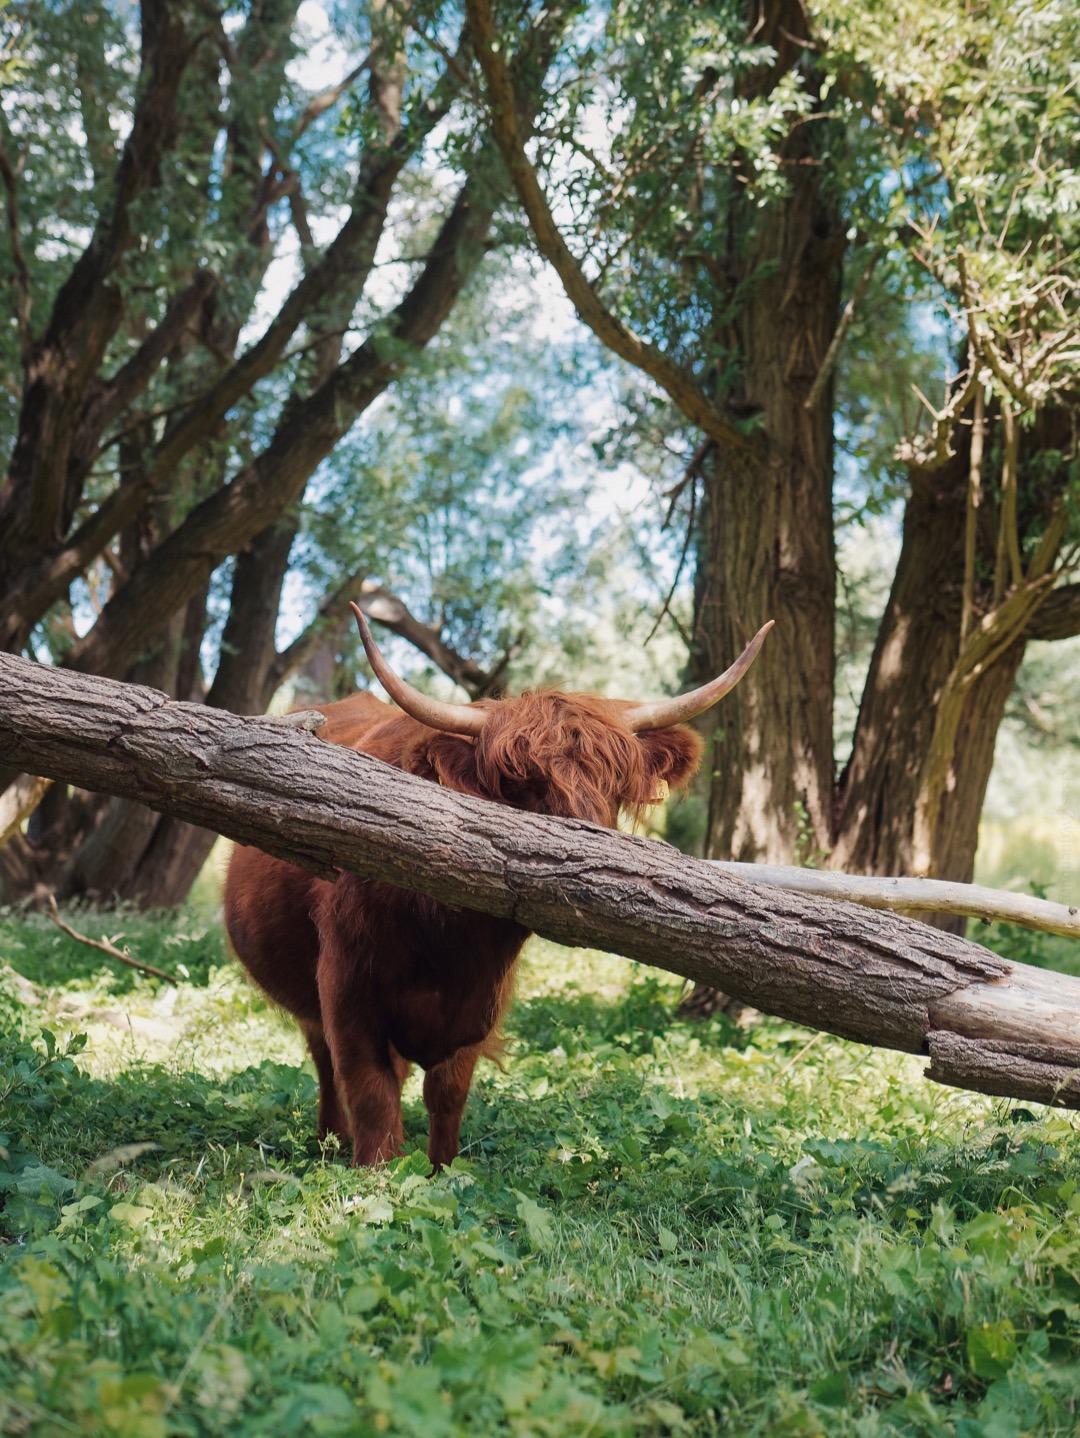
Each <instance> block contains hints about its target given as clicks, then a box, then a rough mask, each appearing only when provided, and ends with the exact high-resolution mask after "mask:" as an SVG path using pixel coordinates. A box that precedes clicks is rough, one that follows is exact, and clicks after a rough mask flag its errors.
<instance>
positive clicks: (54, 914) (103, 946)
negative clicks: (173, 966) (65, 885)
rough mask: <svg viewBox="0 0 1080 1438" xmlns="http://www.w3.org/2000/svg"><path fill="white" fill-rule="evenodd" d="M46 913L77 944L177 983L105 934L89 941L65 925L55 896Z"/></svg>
mask: <svg viewBox="0 0 1080 1438" xmlns="http://www.w3.org/2000/svg"><path fill="white" fill-rule="evenodd" d="M46 912H47V913H48V916H49V918H50V919H52V921H53V923H54V924H55V925H56V927H57V928H58V929H63V931H64V933H65V934H67V935H68V936H69V937H70V938H72V939H74V940H75V941H76V942H77V943H80V944H85V945H86V946H87V948H90V949H97V951H98V952H99V953H102V954H108V956H109V958H110V959H116V960H117V961H118V962H119V963H121V964H127V966H128V968H129V969H138V971H139V973H140V974H150V975H151V977H152V978H155V979H164V980H165V981H166V983H170V984H172V983H175V982H176V975H175V974H167V973H166V972H165V970H164V969H155V968H154V966H153V964H144V963H143V962H142V960H141V959H136V958H133V957H132V954H131V950H130V949H129V948H128V947H127V945H126V944H125V945H124V947H123V948H122V949H118V948H117V947H116V945H115V944H114V943H113V941H112V940H111V939H109V938H107V937H106V936H105V935H104V934H102V936H101V938H100V939H89V938H87V936H86V935H85V934H80V933H79V932H78V930H77V929H73V928H72V927H71V925H70V924H65V923H64V921H63V919H62V918H61V917H60V910H59V908H58V907H57V903H56V895H55V894H50V895H49V907H48V909H47V911H46ZM116 937H117V938H118V939H120V938H123V934H117V936H116Z"/></svg>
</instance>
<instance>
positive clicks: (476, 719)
mask: <svg viewBox="0 0 1080 1438" xmlns="http://www.w3.org/2000/svg"><path fill="white" fill-rule="evenodd" d="M349 608H350V609H351V610H352V612H353V613H354V614H355V615H356V627H357V629H359V631H360V640H361V643H362V644H363V646H364V651H365V653H366V654H367V657H368V663H369V664H370V665H371V667H372V669H374V671H375V677H376V679H378V681H379V683H380V684H381V685H382V687H383V688H384V689H385V690H386V692H387V694H389V695H390V698H391V699H393V701H394V702H395V704H398V705H399V706H400V707H401V708H402V709H404V710H405V713H406V714H411V715H412V717H413V718H414V719H419V720H420V723H421V724H426V725H427V726H428V728H430V729H441V730H442V731H443V733H445V734H471V735H473V736H475V735H477V734H479V733H480V731H481V729H483V727H484V725H485V723H486V722H487V716H488V711H487V710H486V709H477V708H474V707H473V705H471V704H444V703H443V702H442V701H441V700H439V699H431V698H429V697H428V695H427V694H421V693H420V691H419V689H414V688H413V687H412V685H411V684H406V682H405V680H404V679H402V678H401V677H400V676H399V675H397V674H395V673H394V671H393V670H392V669H391V668H390V666H389V664H387V662H386V660H385V659H384V658H383V655H382V650H381V649H380V648H379V646H378V645H377V644H376V643H375V640H374V639H373V638H372V635H371V629H370V628H369V626H368V622H367V619H366V618H365V617H364V612H363V610H362V609H361V608H360V606H359V605H358V604H353V603H351V602H350V604H349Z"/></svg>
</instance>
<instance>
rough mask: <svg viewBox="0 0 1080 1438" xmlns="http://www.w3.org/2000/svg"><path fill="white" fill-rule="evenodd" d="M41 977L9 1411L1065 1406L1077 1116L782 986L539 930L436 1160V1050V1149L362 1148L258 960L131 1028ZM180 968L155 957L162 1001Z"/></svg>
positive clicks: (3, 1351)
mask: <svg viewBox="0 0 1080 1438" xmlns="http://www.w3.org/2000/svg"><path fill="white" fill-rule="evenodd" d="M125 919H126V916H125ZM16 932H17V930H16V929H15V928H14V927H13V926H12V925H11V924H10V923H9V925H8V926H7V927H6V928H5V930H4V933H3V937H2V941H0V949H2V950H3V952H4V954H5V955H6V956H10V957H18V954H17V953H16V954H12V952H11V945H10V940H11V938H12V936H13V935H14V934H15V933H16ZM144 942H145V943H147V944H149V942H150V937H149V932H148V933H147V934H146V935H145V936H144ZM37 947H38V941H37V940H36V939H31V942H30V943H29V945H28V948H27V949H26V950H24V951H22V952H23V953H30V952H33V951H34V950H35V949H36V948H37ZM163 949H164V943H162V944H161V946H160V948H159V951H158V952H156V953H155V952H154V951H152V950H150V951H148V952H147V953H146V954H145V957H147V958H149V959H150V960H151V961H160V960H161V959H162V957H163V953H162V952H161V951H160V950H163ZM628 978H629V982H627V980H628ZM75 991H77V988H76V987H73V988H69V991H68V993H69V996H70V994H71V993H72V992H75ZM17 992H19V991H18V990H12V993H11V995H9V997H8V998H7V999H6V1000H5V1001H4V1007H3V1008H2V1009H0V1013H2V1014H3V1016H4V1026H3V1029H2V1031H0V1032H2V1039H0V1042H2V1043H3V1046H4V1047H3V1052H4V1053H5V1055H7V1054H9V1053H13V1054H14V1055H15V1058H14V1066H15V1067H17V1066H18V1065H19V1064H22V1065H23V1066H24V1071H25V1075H26V1076H25V1077H24V1078H22V1079H21V1080H20V1085H21V1086H20V1087H18V1089H17V1091H13V1092H12V1093H11V1094H8V1095H6V1097H5V1099H4V1105H3V1107H2V1108H0V1114H2V1118H0V1129H4V1131H5V1132H7V1131H8V1126H16V1125H17V1126H18V1128H19V1130H20V1133H21V1139H22V1142H23V1145H24V1147H25V1148H26V1149H27V1150H29V1151H32V1152H33V1153H34V1154H36V1155H38V1156H39V1161H40V1164H41V1166H42V1167H43V1168H46V1167H47V1168H48V1169H49V1170H50V1171H51V1172H53V1173H54V1174H56V1175H57V1176H58V1178H59V1188H58V1189H57V1190H56V1191H54V1190H53V1189H51V1188H50V1187H49V1185H48V1184H47V1183H43V1184H40V1185H39V1186H38V1189H37V1191H36V1192H35V1193H34V1194H33V1195H32V1198H33V1203H32V1205H30V1206H26V1205H24V1206H20V1204H22V1198H21V1197H16V1198H15V1199H13V1198H12V1193H11V1189H10V1188H9V1189H8V1190H6V1191H5V1193H4V1194H3V1196H2V1197H0V1203H2V1204H3V1208H2V1209H0V1229H2V1231H3V1234H4V1242H5V1243H6V1246H5V1247H3V1248H0V1427H2V1428H3V1430H4V1431H5V1432H12V1433H22V1434H27V1435H45V1434H50V1435H51V1434H53V1433H59V1432H66V1431H69V1429H79V1430H80V1431H83V1432H87V1433H94V1434H110V1435H111V1434H117V1435H119V1434H124V1435H130V1438H159V1435H161V1438H164V1435H167V1434H168V1435H171V1434H185V1435H187V1434H192V1435H212V1434H222V1435H224V1434H228V1435H230V1438H233V1435H246V1434H251V1435H256V1434H264V1433H267V1432H296V1433H304V1434H306V1433H311V1434H338V1433H340V1434H361V1433H362V1434H368V1433H373V1432H374V1433H378V1432H386V1433H391V1434H401V1435H414V1434H415V1435H421V1434H422V1435H425V1438H427V1435H439V1434H445V1435H456V1434H464V1433H470V1432H472V1433H485V1434H487V1433H491V1434H496V1433H506V1434H521V1435H525V1434H530V1435H531V1434H552V1435H563V1434H585V1433H589V1434H618V1435H623V1434H626V1435H630V1434H656V1435H660V1434H673V1433H675V1434H677V1433H691V1432H692V1433H702V1434H705V1433H719V1432H739V1433H748V1434H750V1433H761V1434H765V1433H775V1432H784V1433H796V1432H798V1433H810V1434H825V1433H828V1434H830V1435H832V1434H852V1435H860V1438H862V1435H870V1434H873V1435H876V1434H882V1435H885V1434H890V1435H891V1434H929V1433H934V1434H955V1435H957V1438H974V1435H976V1434H978V1435H982V1434H984V1433H1016V1434H1019V1433H1022V1432H1039V1433H1040V1434H1062V1435H1064V1434H1069V1433H1072V1432H1073V1431H1074V1427H1075V1420H1074V1416H1073V1403H1074V1397H1075V1392H1076V1388H1077V1383H1078V1381H1080V1366H1078V1365H1080V1352H1078V1345H1077V1337H1076V1335H1077V1333H1078V1332H1080V1327H1078V1319H1080V1193H1078V1191H1077V1186H1076V1165H1077V1159H1078V1158H1080V1148H1078V1145H1077V1137H1076V1133H1075V1129H1074V1125H1073V1122H1072V1121H1071V1120H1070V1119H1068V1118H1065V1117H1062V1116H1061V1115H1057V1114H1046V1113H1041V1114H1040V1116H1038V1117H1036V1116H1035V1115H1034V1114H1033V1113H1032V1112H1031V1111H1030V1110H1028V1109H1027V1108H1025V1107H1021V1106H1015V1105H1009V1104H1001V1103H998V1104H992V1103H990V1102H989V1101H987V1100H984V1099H979V1098H975V1097H973V1096H970V1095H964V1094H959V1093H953V1092H950V1091H945V1090H938V1089H931V1088H930V1087H929V1086H928V1085H927V1084H926V1083H925V1081H924V1080H923V1079H922V1077H921V1074H920V1065H919V1063H918V1061H917V1060H912V1059H908V1058H904V1057H900V1056H897V1055H889V1054H883V1053H868V1052H867V1051H866V1050H863V1049H858V1048H856V1047H855V1046H853V1045H847V1044H843V1043H840V1042H838V1041H834V1040H831V1039H828V1038H820V1039H815V1040H814V1042H813V1045H812V1047H810V1048H809V1049H808V1050H807V1049H806V1045H807V1039H808V1035H807V1034H806V1033H805V1031H802V1030H800V1029H798V1028H795V1027H792V1026H790V1025H787V1024H782V1023H779V1022H774V1021H764V1022H762V1023H760V1024H758V1025H756V1026H755V1027H754V1029H753V1030H752V1031H750V1032H749V1033H737V1032H736V1031H734V1030H732V1028H731V1027H730V1025H728V1024H727V1023H726V1022H725V1021H723V1020H721V1019H717V1020H713V1021H711V1022H710V1023H708V1024H704V1025H696V1024H685V1023H680V1022H674V1021H673V1020H672V1019H671V1007H672V1004H673V1001H674V999H675V997H676V994H677V989H676V986H674V985H673V984H672V983H671V982H670V981H668V980H667V979H665V978H658V977H655V976H650V975H648V974H646V973H642V972H640V971H630V970H628V968H627V966H626V965H625V964H624V963H623V962H622V961H618V960H614V959H607V958H604V957H603V956H600V955H593V954H586V953H581V952H573V953H570V952H566V951H562V950H557V949H555V948H553V947H552V946H549V945H540V944H537V945H535V946H534V947H533V949H532V950H531V956H530V958H529V960H528V962H527V965H526V973H525V975H524V979H523V982H522V985H521V994H520V997H519V1001H518V1004H517V1006H516V1009H515V1011H514V1015H513V1020H512V1024H511V1040H512V1045H511V1047H512V1052H511V1055H510V1058H509V1060H508V1064H507V1068H506V1071H505V1072H503V1073H499V1072H496V1071H493V1070H487V1071H485V1072H484V1073H483V1074H482V1075H481V1077H480V1078H479V1081H478V1083H477V1085H476V1090H475V1092H474V1095H473V1098H472V1100H471V1102H470V1107H469V1110H468V1112H467V1115H466V1125H465V1134H464V1155H463V1157H462V1158H461V1159H460V1160H458V1161H457V1162H456V1163H455V1165H454V1166H453V1169H452V1170H451V1171H450V1172H449V1173H447V1174H444V1175H442V1176H441V1177H439V1178H437V1179H434V1180H432V1179H430V1178H429V1177H428V1176H427V1164H426V1161H425V1159H424V1158H423V1155H422V1152H421V1149H422V1144H423V1140H424V1127H425V1124H424V1115H423V1110H422V1108H421V1106H420V1103H419V1094H418V1088H417V1087H416V1081H415V1080H413V1081H411V1084H410V1088H409V1089H408V1090H407V1100H408V1102H407V1106H406V1134H407V1139H406V1142H407V1147H408V1149H409V1152H408V1155H407V1156H406V1157H405V1158H403V1159H402V1160H400V1161H398V1162H397V1163H395V1164H392V1165H390V1166H389V1167H388V1168H385V1169H382V1170H380V1171H378V1172H357V1171H353V1170H351V1169H349V1168H347V1167H345V1166H344V1165H343V1164H342V1163H341V1162H340V1161H338V1159H337V1157H336V1155H335V1154H334V1153H333V1152H332V1151H329V1152H327V1153H326V1154H325V1155H324V1154H321V1153H320V1152H319V1150H318V1146H317V1144H316V1143H315V1141H314V1139H313V1138H312V1137H311V1134H312V1131H313V1128H314V1113H315V1084H314V1079H313V1077H312V1075H311V1073H310V1072H309V1070H308V1068H307V1066H306V1065H305V1064H303V1063H302V1062H301V1052H302V1051H301V1046H300V1044H299V1041H298V1039H297V1037H296V1035H295V1034H294V1033H292V1032H290V1031H289V1030H287V1029H286V1028H284V1026H283V1024H282V1021H281V1020H280V1018H279V1017H278V1015H277V1014H276V1013H275V1012H274V1011H272V1010H270V1009H269V1008H267V1007H266V1006H265V1005H264V1004H263V1003H262V1002H261V1000H259V999H258V998H257V996H255V995H254V994H253V993H252V991H251V990H250V989H248V988H247V987H246V986H245V985H244V984H243V983H242V981H241V980H240V979H239V978H238V976H237V975H236V974H235V972H234V971H232V970H224V971H220V972H217V973H215V974H213V975H211V976H210V982H209V984H208V986H205V987H192V986H189V985H186V984H185V985H183V986H182V988H181V991H180V996H179V998H178V1000H177V1001H176V1005H175V1008H174V1010H173V1012H172V1022H173V1024H174V1029H175V1033H174V1036H173V1038H172V1039H166V1038H162V1039H160V1040H158V1041H156V1042H155V1043H153V1044H149V1045H147V1046H144V1047H141V1048H139V1047H130V1046H129V1047H128V1048H127V1049H125V1050H124V1051H122V1052H121V1053H119V1054H117V1053H114V1052H111V1051H110V1050H109V1049H108V1048H107V1047H106V1046H105V1045H104V1044H103V1043H102V1040H101V1037H100V1035H101V1025H100V1024H99V1023H98V1021H97V1018H96V1017H95V1015H96V1013H97V1012H98V1007H99V1005H100V1004H101V1003H103V1002H105V1001H106V999H105V998H104V997H103V996H101V995H99V994H98V993H97V992H96V990H95V989H94V987H93V985H89V986H86V987H84V988H83V989H82V994H83V997H84V998H85V999H86V1001H87V1004H88V1009H87V1011H86V1012H85V1013H84V1014H82V1015H81V1016H80V1018H79V1023H80V1025H81V1026H85V1027H86V1028H88V1030H89V1032H90V1035H91V1037H90V1042H89V1044H88V1046H87V1048H86V1050H85V1051H84V1052H83V1053H82V1054H81V1055H79V1056H78V1058H77V1059H76V1058H75V1057H74V1056H73V1055H70V1054H69V1055H68V1056H66V1057H65V1056H64V1055H63V1054H62V1053H61V1052H60V1048H61V1045H60V1044H57V1046H56V1047H55V1048H52V1047H50V1046H49V1041H44V1042H43V1041H41V1040H34V1039H33V1038H32V1037H31V1036H30V1033H31V1031H32V1030H33V1028H34V1027H35V1025H36V1024H37V1023H38V1022H41V1023H46V1022H47V1023H48V1025H49V1026H50V1027H51V1028H53V1029H54V1030H55V1029H58V1028H59V1027H61V1026H62V1025H63V1022H64V1020H63V1016H62V1015H61V1014H59V1013H58V1012H57V1011H56V1010H57V1001H56V1000H46V1001H45V1003H44V1006H43V1007H42V1008H41V1010H40V1011H39V1012H37V1013H35V1014H34V1015H33V1019H34V1022H33V1023H30V1022H28V1020H27V1016H26V1012H25V1009H24V1008H21V1007H20V1001H19V1000H18V999H17V998H16V997H15V994H16V993H17ZM158 998H160V994H158V995H157V996H156V997H155V991H154V988H153V986H150V985H146V986H145V988H143V987H142V986H141V981H140V984H139V986H137V987H136V988H134V989H133V990H132V991H131V992H130V994H129V996H128V1003H129V1007H130V1010H131V1012H132V1014H133V1016H134V1017H135V1018H137V1017H138V1015H139V1014H140V1013H142V1012H143V1011H145V1010H148V1009H149V1010H152V1009H153V1005H154V1004H155V1003H156V1002H157V1000H158ZM804 1050H806V1051H805V1052H804ZM5 1061H6V1060H5ZM2 1092H3V1088H2V1087H0V1093H2Z"/></svg>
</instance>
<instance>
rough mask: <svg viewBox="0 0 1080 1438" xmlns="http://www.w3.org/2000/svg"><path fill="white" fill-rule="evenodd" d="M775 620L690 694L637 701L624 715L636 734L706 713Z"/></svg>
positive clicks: (750, 661)
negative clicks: (729, 663) (737, 655)
mask: <svg viewBox="0 0 1080 1438" xmlns="http://www.w3.org/2000/svg"><path fill="white" fill-rule="evenodd" d="M774 622H775V621H774V620H772V619H770V620H769V622H768V624H763V625H762V626H761V628H760V629H759V630H758V632H757V633H756V634H755V635H754V637H753V639H751V641H750V643H749V644H748V645H747V646H746V648H745V649H744V650H743V652H742V653H741V654H740V655H739V657H738V659H736V661H735V663H734V664H733V665H732V666H731V668H730V669H725V670H724V672H723V674H719V675H717V677H716V678H715V679H711V680H710V681H709V683H708V684H703V685H702V686H701V688H700V689H691V691H690V693H689V694H680V695H679V696H678V698H677V699H658V700H657V701H656V702H655V703H652V704H634V705H632V706H631V707H630V708H629V709H627V710H626V711H625V713H624V715H623V718H624V719H625V720H626V723H627V724H628V725H629V727H630V728H631V729H632V730H633V731H634V732H635V733H636V732H637V731H638V730H639V729H670V728H671V726H672V725H673V724H685V723H686V721H687V720H688V719H694V718H696V716H697V715H698V714H704V713H705V710H706V709H711V708H712V706H713V705H714V704H715V703H716V702H717V701H718V700H720V699H723V697H724V695H725V694H728V693H730V691H731V690H732V689H734V688H735V685H736V684H738V682H739V680H740V679H741V678H742V677H743V675H744V674H745V673H746V671H747V670H748V669H749V668H750V666H751V664H753V662H754V660H755V659H756V658H757V653H758V650H759V649H760V648H761V646H762V645H763V644H764V643H765V636H766V634H768V632H769V630H770V629H771V628H772V627H773V624H774Z"/></svg>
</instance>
